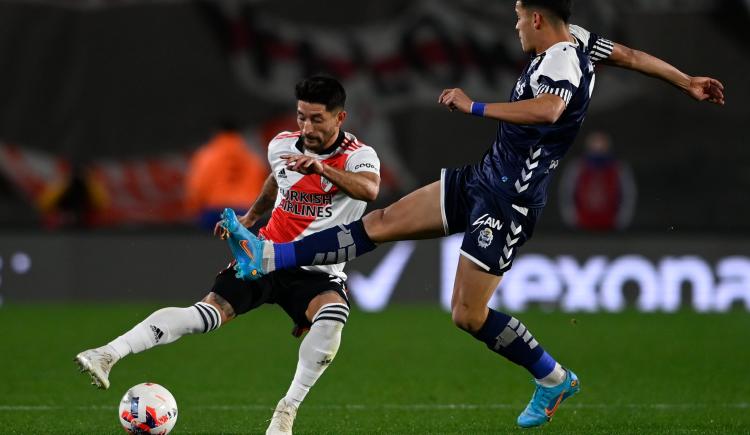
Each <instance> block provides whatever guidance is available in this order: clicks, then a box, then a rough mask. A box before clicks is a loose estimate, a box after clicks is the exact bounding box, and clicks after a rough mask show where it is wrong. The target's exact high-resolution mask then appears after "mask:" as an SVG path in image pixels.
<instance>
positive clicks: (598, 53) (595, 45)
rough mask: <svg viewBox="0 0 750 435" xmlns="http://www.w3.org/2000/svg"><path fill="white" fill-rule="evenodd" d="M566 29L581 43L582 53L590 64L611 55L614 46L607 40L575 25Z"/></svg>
mask: <svg viewBox="0 0 750 435" xmlns="http://www.w3.org/2000/svg"><path fill="white" fill-rule="evenodd" d="M568 28H569V30H570V34H571V35H573V36H574V37H575V38H576V39H578V40H579V41H581V43H583V46H584V52H585V53H586V54H587V55H588V56H589V59H591V62H592V63H596V62H599V61H600V60H604V59H607V58H608V57H609V56H611V55H612V51H614V49H615V44H614V43H613V42H612V41H610V40H609V39H606V38H602V37H600V36H599V35H596V34H594V33H591V32H589V31H588V30H586V29H584V28H583V27H581V26H576V25H575V24H571V25H570V26H569V27H568Z"/></svg>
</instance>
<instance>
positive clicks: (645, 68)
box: [600, 43, 724, 106]
mask: <svg viewBox="0 0 750 435" xmlns="http://www.w3.org/2000/svg"><path fill="white" fill-rule="evenodd" d="M614 47H615V48H614V50H613V51H612V54H611V55H610V56H609V58H607V59H603V60H601V61H600V63H604V64H608V65H614V66H619V67H621V68H627V69H630V70H633V71H638V72H640V73H643V74H646V75H648V76H651V77H656V78H658V79H661V80H664V81H665V82H667V83H670V84H672V85H673V86H675V87H677V88H678V89H680V90H682V91H683V92H685V93H686V94H687V95H689V96H690V97H691V98H693V99H695V100H697V101H708V102H709V103H714V104H720V105H722V106H723V105H724V85H723V84H722V83H721V82H720V81H718V80H716V79H713V78H711V77H692V76H689V75H687V74H685V73H684V72H682V71H680V70H679V69H677V68H675V67H674V66H673V65H671V64H669V63H667V62H665V61H663V60H661V59H659V58H658V57H655V56H652V55H650V54H648V53H645V52H643V51H639V50H634V49H632V48H630V47H626V46H624V45H622V44H619V43H615V44H614Z"/></svg>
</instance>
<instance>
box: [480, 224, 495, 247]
mask: <svg viewBox="0 0 750 435" xmlns="http://www.w3.org/2000/svg"><path fill="white" fill-rule="evenodd" d="M494 238H495V234H494V233H493V232H492V228H487V227H485V228H484V229H483V230H482V231H480V232H479V238H478V239H477V243H479V247H480V248H487V247H488V246H490V245H491V244H492V239H494Z"/></svg>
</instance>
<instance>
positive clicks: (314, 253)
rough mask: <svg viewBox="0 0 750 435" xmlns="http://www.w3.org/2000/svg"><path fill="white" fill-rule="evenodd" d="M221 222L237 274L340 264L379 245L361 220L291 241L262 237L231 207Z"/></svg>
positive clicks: (256, 274)
mask: <svg viewBox="0 0 750 435" xmlns="http://www.w3.org/2000/svg"><path fill="white" fill-rule="evenodd" d="M222 217H223V219H222V222H221V226H222V227H223V228H224V229H226V230H227V232H228V233H229V234H228V235H229V237H228V239H227V240H228V242H229V247H230V249H231V250H232V255H234V258H235V259H236V260H237V264H236V265H235V266H234V267H235V270H237V275H236V276H237V278H240V279H245V280H248V279H257V278H259V277H260V276H262V275H265V274H268V273H270V272H273V271H274V270H279V269H290V268H293V267H298V266H308V265H319V264H338V263H344V262H347V261H350V260H353V259H354V258H356V257H357V256H359V255H362V254H364V253H366V252H369V251H372V250H373V249H375V248H376V245H375V243H373V242H372V240H370V238H369V237H368V236H367V233H366V232H365V228H364V225H363V224H362V221H361V220H358V221H354V222H352V223H350V224H347V225H338V226H336V227H332V228H328V229H326V230H323V231H320V232H318V233H315V234H312V235H309V236H307V237H305V238H303V239H300V240H297V241H295V242H289V243H271V242H268V241H264V240H260V239H259V238H258V237H256V236H255V235H254V234H253V233H251V232H250V231H249V230H248V229H247V228H245V227H244V226H243V225H242V224H240V222H239V221H238V220H237V217H236V216H235V214H234V212H233V211H232V210H231V209H226V210H224V213H223V214H222Z"/></svg>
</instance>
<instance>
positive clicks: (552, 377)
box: [536, 363, 568, 387]
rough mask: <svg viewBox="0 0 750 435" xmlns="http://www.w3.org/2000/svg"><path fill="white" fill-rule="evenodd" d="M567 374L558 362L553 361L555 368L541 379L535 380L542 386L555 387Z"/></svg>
mask: <svg viewBox="0 0 750 435" xmlns="http://www.w3.org/2000/svg"><path fill="white" fill-rule="evenodd" d="M567 376H568V373H567V372H566V371H565V369H564V368H563V367H562V366H561V365H560V363H555V368H554V369H552V372H551V373H550V374H548V375H547V376H545V377H543V378H542V379H537V380H536V382H537V383H538V384H539V385H541V386H543V387H556V386H558V385H560V384H562V383H563V382H564V381H565V378H566V377H567Z"/></svg>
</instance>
